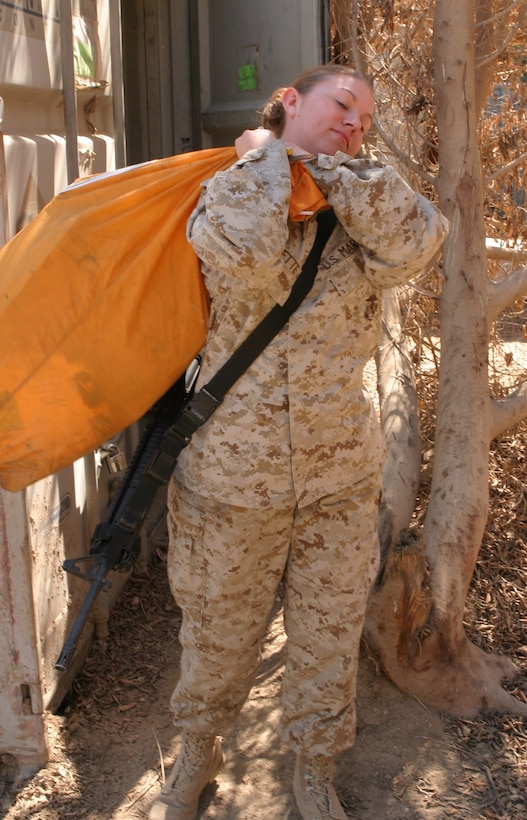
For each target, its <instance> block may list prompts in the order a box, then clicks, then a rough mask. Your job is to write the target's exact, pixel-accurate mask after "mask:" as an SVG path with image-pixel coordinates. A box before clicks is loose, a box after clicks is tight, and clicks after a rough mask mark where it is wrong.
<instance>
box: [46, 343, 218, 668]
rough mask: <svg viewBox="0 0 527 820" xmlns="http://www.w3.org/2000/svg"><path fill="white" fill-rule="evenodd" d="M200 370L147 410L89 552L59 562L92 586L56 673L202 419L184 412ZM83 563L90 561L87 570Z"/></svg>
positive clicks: (129, 558) (130, 558) (130, 559)
mask: <svg viewBox="0 0 527 820" xmlns="http://www.w3.org/2000/svg"><path fill="white" fill-rule="evenodd" d="M198 372H199V359H196V361H195V363H193V365H191V367H190V368H189V370H188V371H187V374H186V375H185V376H182V377H181V378H180V379H178V380H177V381H176V382H175V384H174V385H173V386H172V387H171V388H170V389H169V390H168V391H167V392H166V393H165V394H164V395H163V396H162V397H161V398H160V399H159V400H158V401H157V402H156V403H155V404H154V405H153V406H152V407H151V408H150V410H149V411H148V412H147V413H146V415H145V416H144V429H143V433H142V435H141V438H140V441H139V443H138V445H137V447H136V449H135V451H134V453H133V456H132V459H131V461H130V465H129V466H128V468H127V470H126V472H125V474H124V477H123V480H122V482H121V484H120V486H119V488H118V491H117V493H116V496H115V497H114V499H113V501H112V503H111V505H110V507H109V508H108V511H107V513H106V515H105V517H104V519H103V520H102V521H101V522H100V523H99V524H97V526H96V527H95V529H94V531H93V535H92V537H91V540H90V550H89V553H88V555H83V556H80V557H78V558H68V559H66V560H65V561H64V562H63V564H62V568H63V569H64V570H65V571H66V572H69V573H70V574H72V575H75V576H76V577H77V578H81V579H82V580H84V581H87V582H88V583H89V585H90V588H89V590H88V593H87V595H86V598H85V599H84V602H83V604H82V607H81V609H80V610H79V613H78V615H77V617H76V619H75V622H74V624H73V627H72V629H71V631H70V633H69V635H68V637H67V639H66V641H65V643H64V645H63V647H62V650H61V652H60V655H59V656H58V658H57V660H56V662H55V669H57V670H59V671H60V672H65V671H67V669H68V668H69V664H70V661H71V658H72V656H73V654H74V652H75V649H76V647H77V643H78V641H79V638H80V636H81V633H82V631H83V629H84V626H85V624H86V622H87V620H88V617H89V615H90V613H91V611H92V609H93V607H94V605H95V602H96V600H97V597H98V595H99V592H101V590H105V591H106V590H108V589H109V588H110V587H111V582H110V581H108V579H107V577H106V576H107V575H108V573H109V571H110V570H117V571H119V572H128V571H129V570H130V569H131V568H132V565H133V564H134V562H135V561H136V560H137V558H138V557H139V553H140V549H141V541H140V529H141V526H142V525H143V523H144V520H145V518H146V516H147V514H148V511H149V509H150V507H151V506H152V503H153V502H154V499H155V496H156V493H157V491H158V489H159V488H160V487H161V486H162V485H164V484H166V483H167V482H168V481H169V479H170V476H171V474H172V471H173V469H174V466H175V464H176V460H177V457H178V455H179V453H180V452H181V450H182V449H183V447H185V446H186V445H187V444H188V442H189V441H190V437H191V435H192V432H194V430H195V429H196V428H197V427H198V426H199V425H200V424H202V423H203V421H204V420H205V419H204V418H203V417H202V416H199V417H197V418H194V415H195V411H194V413H193V412H192V410H190V413H187V414H185V409H186V406H187V404H188V403H189V401H190V399H191V398H192V394H193V388H194V383H195V380H196V378H197V374H198ZM216 405H217V402H216V403H214V407H215V406H216ZM213 409H214V408H213ZM211 412H212V410H211ZM189 415H190V419H189ZM174 420H176V421H175V423H174ZM87 564H89V565H90V566H89V568H88V570H85V566H86V565H87Z"/></svg>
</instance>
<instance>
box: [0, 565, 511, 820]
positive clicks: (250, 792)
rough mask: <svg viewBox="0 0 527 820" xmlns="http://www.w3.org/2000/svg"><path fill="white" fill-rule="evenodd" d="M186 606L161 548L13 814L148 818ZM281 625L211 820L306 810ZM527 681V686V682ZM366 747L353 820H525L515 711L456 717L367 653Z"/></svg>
mask: <svg viewBox="0 0 527 820" xmlns="http://www.w3.org/2000/svg"><path fill="white" fill-rule="evenodd" d="M178 626H179V612H178V610H177V608H176V606H175V604H174V603H173V601H172V598H171V595H170V592H169V589H168V584H167V581H166V568H165V565H164V562H163V560H162V558H159V557H158V558H157V559H156V562H155V565H154V566H153V567H152V569H151V571H150V573H149V574H148V576H147V577H144V576H143V577H141V576H136V577H132V579H131V580H130V582H129V584H128V586H127V588H126V590H125V592H124V594H123V596H122V597H121V599H120V600H119V601H118V603H117V605H116V607H115V608H114V610H113V613H112V617H111V623H110V640H109V644H108V648H107V651H106V652H105V653H102V654H101V653H100V652H99V653H93V654H92V656H91V657H90V658H89V660H88V662H87V664H86V665H85V667H84V670H83V672H82V673H81V675H80V676H79V677H78V678H77V680H76V682H75V684H74V690H73V691H72V693H71V697H70V698H69V701H68V702H67V703H65V704H63V708H62V714H60V715H59V714H57V715H53V716H50V719H49V732H50V748H51V759H50V761H49V764H48V765H47V767H45V768H43V769H42V770H41V771H40V772H39V773H38V774H36V775H35V776H34V777H33V778H32V779H31V780H30V781H29V782H27V783H25V784H21V785H14V784H13V783H12V782H11V783H10V782H9V772H5V771H4V780H3V782H2V781H1V780H0V811H1V814H0V816H2V817H4V818H6V820H29V818H32V819H33V820H67V818H75V819H77V818H78V819H79V820H80V819H81V818H82V819H83V820H84V819H85V820H125V818H126V820H143V818H146V817H147V816H148V806H149V804H150V802H151V800H152V798H153V796H154V795H155V793H156V791H157V789H158V788H159V783H160V777H161V766H160V751H161V753H162V755H163V758H164V765H165V767H166V769H167V770H169V768H170V766H171V765H172V763H173V761H174V758H175V756H176V753H177V747H178V737H177V736H176V735H175V734H174V730H173V727H172V725H171V718H170V713H169V709H168V701H169V697H170V693H171V691H172V689H173V686H174V683H175V681H176V679H177V676H178V663H179V644H178ZM283 646H284V635H283V630H282V622H281V608H280V601H279V600H278V601H277V604H276V611H275V613H274V614H273V618H272V620H271V622H270V624H269V630H268V633H267V636H266V638H265V643H264V647H263V660H262V666H261V670H260V673H259V676H258V679H257V681H256V684H255V686H254V688H253V690H252V692H251V696H250V699H249V701H248V702H247V704H246V706H245V708H244V710H243V712H242V715H241V718H240V720H239V722H238V724H237V726H236V729H235V731H233V732H232V734H230V735H229V736H228V737H226V738H225V743H224V746H225V751H226V757H227V761H226V765H225V767H224V769H223V770H222V771H221V772H220V774H219V776H218V777H217V780H216V782H215V783H214V784H212V785H211V786H210V787H208V788H207V790H206V791H205V792H204V794H203V796H202V800H201V804H200V814H199V817H201V818H203V819H204V820H205V818H206V819H207V820H212V818H215V819H216V820H235V818H236V820H252V818H258V819H259V820H274V819H275V818H289V820H298V818H299V815H298V813H297V811H296V808H295V805H294V800H293V797H292V793H291V779H292V770H293V765H294V759H293V755H292V754H291V753H290V752H289V751H288V750H287V749H286V748H285V747H284V745H283V744H282V743H281V742H280V740H279V734H278V724H279V715H280V699H279V692H280V679H281V675H282V664H283ZM525 681H526V679H525V678H524V688H526V687H525ZM358 716H359V717H358V735H357V741H356V745H355V747H354V748H353V749H352V750H350V751H349V752H347V753H345V754H343V755H342V756H341V757H340V758H339V759H338V761H337V776H336V786H337V790H338V792H339V795H340V797H341V800H342V803H343V805H344V807H345V810H346V812H347V814H348V816H349V817H350V818H361V820H380V819H382V818H387V819H389V820H403V818H404V819H405V820H407V819H410V820H412V819H413V818H426V820H443V818H448V817H454V818H463V819H464V820H479V819H480V818H488V819H489V820H490V818H494V819H495V818H500V820H520V818H522V819H523V818H525V817H527V729H526V726H525V724H524V723H523V722H522V720H520V719H516V718H511V717H495V716H489V717H488V718H481V719H479V718H478V719H477V720H456V719H452V718H447V717H445V716H441V715H439V714H436V713H433V712H431V711H430V710H429V709H427V708H426V707H425V706H424V705H423V704H421V703H419V702H417V701H416V700H415V699H412V698H409V697H407V696H405V695H404V694H402V693H401V692H400V691H398V690H397V689H396V688H395V687H393V686H392V685H391V684H390V682H389V681H388V680H387V679H386V678H385V677H383V676H382V675H380V674H379V673H378V672H377V670H376V669H375V667H374V665H373V663H372V662H371V661H370V660H369V659H368V658H367V657H366V656H363V658H362V662H361V668H360V677H359V696H358Z"/></svg>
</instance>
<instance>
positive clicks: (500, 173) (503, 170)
mask: <svg viewBox="0 0 527 820" xmlns="http://www.w3.org/2000/svg"><path fill="white" fill-rule="evenodd" d="M526 159H527V151H525V152H524V153H523V154H520V156H519V157H516V158H515V159H513V160H512V161H511V162H509V163H507V165H503V166H502V167H501V168H498V170H497V171H494V173H492V174H489V176H487V177H485V182H486V183H487V182H491V180H493V179H498V177H501V176H503V174H506V173H507V171H512V169H513V168H516V166H517V165H520V163H521V162H523V161H524V160H526Z"/></svg>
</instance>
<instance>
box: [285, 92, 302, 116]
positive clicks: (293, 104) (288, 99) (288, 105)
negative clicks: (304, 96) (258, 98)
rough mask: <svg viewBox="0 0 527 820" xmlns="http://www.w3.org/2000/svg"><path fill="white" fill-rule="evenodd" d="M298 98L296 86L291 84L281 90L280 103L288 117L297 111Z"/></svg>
mask: <svg viewBox="0 0 527 820" xmlns="http://www.w3.org/2000/svg"><path fill="white" fill-rule="evenodd" d="M299 100H300V94H299V93H298V91H297V90H296V88H293V87H292V86H290V87H289V88H286V89H285V91H284V92H283V94H282V105H283V107H284V111H285V113H286V114H287V115H288V116H289V117H294V116H295V114H296V113H297V108H298V102H299Z"/></svg>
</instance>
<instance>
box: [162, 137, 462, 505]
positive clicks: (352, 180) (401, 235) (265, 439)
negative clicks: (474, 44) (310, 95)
mask: <svg viewBox="0 0 527 820" xmlns="http://www.w3.org/2000/svg"><path fill="white" fill-rule="evenodd" d="M306 165H307V167H308V168H309V170H310V171H311V173H312V175H313V177H314V179H315V180H316V182H317V184H318V185H319V187H320V189H321V190H322V191H323V192H324V194H325V195H326V197H327V199H328V202H329V203H330V205H331V206H332V207H333V208H334V210H335V213H336V215H337V218H338V220H339V224H337V227H336V228H335V230H334V232H333V234H332V236H331V237H330V240H329V242H328V244H327V245H326V248H325V251H324V253H323V255H322V259H321V262H320V265H319V270H318V273H317V278H316V281H315V285H314V287H313V289H312V291H311V293H310V294H309V295H308V296H307V298H306V299H305V301H304V302H303V304H302V305H301V306H300V308H299V309H298V310H297V312H296V313H295V314H294V315H293V317H292V318H291V319H290V321H289V323H288V325H287V327H286V328H285V329H284V330H282V331H281V332H280V333H279V335H278V336H277V337H276V338H275V340H274V341H273V342H272V343H271V344H270V345H269V346H268V348H267V349H266V350H265V351H264V352H263V354H262V355H261V356H259V358H258V359H257V360H256V362H255V363H254V364H253V365H252V366H251V367H250V369H249V370H248V371H247V372H246V373H245V374H244V375H243V376H242V377H241V378H240V379H239V381H238V382H237V384H235V385H234V387H233V388H232V390H231V391H230V393H229V394H228V395H227V396H226V398H225V400H224V402H223V404H221V405H220V407H219V408H218V409H217V410H216V412H215V413H214V415H213V416H212V417H211V419H210V420H209V421H208V422H206V424H205V425H204V426H203V427H201V428H200V429H199V430H198V431H197V433H195V435H194V437H193V439H192V441H191V443H190V445H189V446H188V447H187V448H186V449H185V450H183V452H182V453H181V455H180V457H179V461H178V464H177V467H176V474H177V477H178V479H179V480H180V481H182V482H183V483H184V484H186V485H187V486H189V487H190V488H191V489H193V490H195V491H196V492H199V493H201V494H203V495H205V496H214V497H216V498H217V499H218V500H220V501H223V502H225V503H229V504H236V505H240V506H245V507H259V506H270V505H273V506H282V505H284V506H285V505H288V504H291V503H292V502H293V503H295V502H297V503H298V504H299V505H300V506H304V505H307V504H309V503H311V502H312V501H314V500H315V499H317V498H320V497H322V496H326V495H330V494H332V493H335V492H340V491H341V490H345V489H346V488H347V487H350V486H352V485H353V484H354V483H355V482H357V481H359V480H360V479H361V478H363V477H365V476H366V475H367V474H369V473H372V472H375V471H378V470H379V469H380V465H381V461H382V458H383V452H384V448H383V444H382V440H381V434H380V430H379V425H378V421H377V419H376V415H375V412H374V409H373V407H372V404H371V401H370V398H369V396H368V394H367V392H366V391H365V389H364V386H363V368H364V365H365V363H366V362H367V360H368V359H369V358H370V357H371V356H372V354H373V353H374V352H375V349H376V347H377V345H378V340H379V333H380V320H381V309H380V308H381V291H382V289H383V288H389V287H392V286H394V285H399V284H401V283H403V282H405V281H406V280H408V279H409V278H410V277H412V276H414V275H415V274H417V273H418V272H420V271H421V270H422V269H423V267H424V265H425V264H426V263H427V261H428V260H429V259H430V258H431V257H432V255H433V254H434V253H435V251H436V250H437V249H438V247H439V245H440V244H441V241H442V239H443V237H444V236H445V234H446V230H447V222H446V220H445V218H444V217H442V215H441V214H440V213H439V211H438V210H437V209H436V208H435V207H434V206H433V205H432V204H431V203H430V202H428V201H427V200H426V199H424V198H423V197H421V196H420V195H418V194H416V193H414V192H413V191H412V190H411V189H410V188H409V187H408V185H407V184H406V183H405V182H404V181H403V180H402V179H401V177H400V176H399V175H398V174H397V173H396V172H395V171H394V170H393V169H392V168H390V167H387V166H385V165H383V164H381V163H378V162H376V161H371V160H362V159H355V160H354V159H350V158H349V156H347V155H345V154H341V153H338V154H337V155H336V156H334V157H332V156H326V155H320V156H319V157H318V158H313V159H312V160H310V161H308V162H307V163H306ZM290 194H291V182H290V173H289V159H288V156H287V153H286V149H285V146H284V144H283V143H282V142H281V141H280V140H277V141H275V142H273V143H271V144H269V145H267V146H265V147H262V148H258V149H255V150H253V151H250V152H248V153H247V154H246V155H245V156H244V157H242V158H241V159H240V160H239V161H238V162H237V163H235V164H234V165H233V166H232V167H231V168H230V169H228V170H227V171H221V172H219V173H217V174H216V175H215V176H214V177H213V178H212V179H210V180H208V181H207V182H206V183H205V184H204V189H203V193H202V196H201V199H200V201H199V203H198V206H197V208H196V210H195V211H194V213H193V214H192V216H191V218H190V220H189V223H188V227H187V235H188V238H189V240H190V242H191V243H192V245H193V247H194V249H195V251H196V253H197V254H198V256H199V257H200V259H201V260H202V270H203V273H204V276H205V281H206V285H207V288H208V291H209V293H210V296H211V302H212V305H211V317H210V328H209V335H208V340H207V344H206V347H205V350H204V357H203V361H202V370H201V373H200V379H199V384H198V386H199V385H200V384H204V383H205V382H207V381H208V380H209V379H210V378H211V377H212V376H213V375H214V373H216V371H217V370H218V369H219V367H221V365H222V364H224V362H225V361H226V360H227V359H228V358H229V355H230V354H231V352H232V351H233V350H234V349H235V348H236V347H237V346H238V345H239V343H240V342H241V341H242V340H243V339H244V338H245V337H246V336H247V335H248V333H249V332H250V331H251V330H252V329H253V328H254V327H255V326H256V325H257V324H258V322H259V321H260V320H261V319H262V318H263V317H264V316H265V314H267V313H268V311H269V310H270V309H271V308H272V307H273V305H274V304H275V303H276V302H278V303H280V304H283V302H284V301H285V300H286V298H287V296H288V294H289V291H290V288H291V285H292V283H293V282H294V280H295V279H296V277H297V276H298V274H299V272H300V270H301V267H302V264H303V263H304V261H305V259H306V256H307V255H308V253H309V250H310V248H311V245H312V243H313V241H314V237H315V233H316V220H315V219H310V220H308V221H305V222H290V221H288V218H287V217H288V202H289V198H290Z"/></svg>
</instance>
